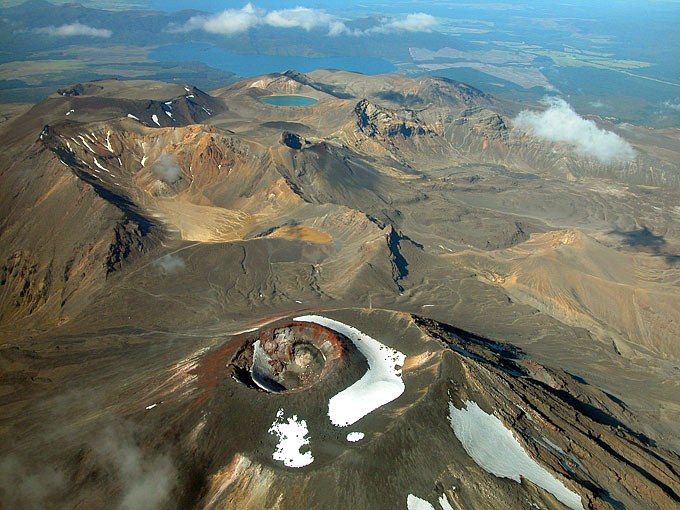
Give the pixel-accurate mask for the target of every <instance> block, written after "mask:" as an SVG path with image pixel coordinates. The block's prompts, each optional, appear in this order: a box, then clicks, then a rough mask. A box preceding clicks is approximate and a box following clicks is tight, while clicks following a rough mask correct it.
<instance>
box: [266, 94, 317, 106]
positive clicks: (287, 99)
mask: <svg viewBox="0 0 680 510" xmlns="http://www.w3.org/2000/svg"><path fill="white" fill-rule="evenodd" d="M260 102H261V103H264V104H270V105H273V106H309V105H310V104H314V103H316V99H314V98H313V97H307V96H264V97H261V98H260Z"/></svg>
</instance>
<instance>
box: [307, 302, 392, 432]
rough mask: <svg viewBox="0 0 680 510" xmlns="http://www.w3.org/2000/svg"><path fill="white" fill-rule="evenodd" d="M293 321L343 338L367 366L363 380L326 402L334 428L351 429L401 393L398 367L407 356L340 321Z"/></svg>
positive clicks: (310, 317)
mask: <svg viewBox="0 0 680 510" xmlns="http://www.w3.org/2000/svg"><path fill="white" fill-rule="evenodd" d="M294 320H296V321H305V322H313V323H315V324H319V325H320V326H324V327H327V328H330V329H332V330H335V331H337V332H338V333H341V334H343V335H345V336H346V337H347V338H349V339H350V340H351V341H352V343H353V344H354V345H355V346H356V347H357V349H359V352H361V354H363V355H364V357H365V358H366V361H367V362H368V370H367V371H366V373H365V374H364V375H363V377H362V378H361V379H359V380H358V381H357V382H355V383H354V384H352V385H351V386H349V387H348V388H345V389H344V390H342V391H341V392H340V393H338V394H336V395H334V396H333V397H332V398H331V399H330V401H329V402H328V417H329V418H330V419H331V423H333V425H336V426H338V427H346V426H347V425H352V424H353V423H356V422H357V421H359V420H360V419H361V418H363V417H364V416H366V415H367V414H369V413H371V412H373V411H375V410H376V409H378V408H379V407H381V406H384V405H385V404H388V403H390V402H392V401H393V400H395V399H396V398H398V397H400V396H401V394H402V393H404V389H405V386H404V381H403V380H402V378H401V367H402V366H403V364H404V360H405V359H406V355H404V354H403V353H401V352H399V351H397V350H395V349H392V348H390V347H387V346H386V345H384V344H382V343H380V342H378V341H377V340H375V339H373V338H371V337H370V336H368V335H367V334H365V333H362V332H361V331H359V330H358V329H356V328H354V327H352V326H348V325H347V324H343V323H342V322H340V321H336V320H333V319H328V318H326V317H322V316H320V315H303V316H300V317H296V318H295V319H294Z"/></svg>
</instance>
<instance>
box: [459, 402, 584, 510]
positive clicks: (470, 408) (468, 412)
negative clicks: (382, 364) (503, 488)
mask: <svg viewBox="0 0 680 510" xmlns="http://www.w3.org/2000/svg"><path fill="white" fill-rule="evenodd" d="M464 403H465V409H457V408H456V407H455V406H454V405H453V404H452V403H449V422H450V424H451V428H452V429H453V432H454V433H455V434H456V437H457V438H458V440H459V441H460V442H461V444H462V445H463V448H464V449H465V451H466V452H467V454H468V455H469V456H470V457H472V459H473V460H474V461H475V462H476V463H477V464H478V465H479V466H480V467H481V468H483V469H484V470H485V471H488V472H489V473H491V474H493V475H495V476H497V477H499V478H510V479H512V480H514V481H516V482H518V483H521V479H522V477H524V478H526V479H527V480H530V481H531V482H533V483H535V484H536V485H538V486H539V487H542V488H543V489H545V490H546V491H548V492H549V493H550V494H552V495H553V496H555V497H556V498H557V499H558V500H559V501H561V502H562V503H563V504H564V505H566V506H567V507H569V508H571V509H573V510H583V505H582V504H581V497H580V496H579V495H578V494H577V493H575V492H573V491H572V490H570V489H568V488H567V487H566V486H565V485H564V484H563V483H562V482H561V481H559V480H558V479H557V478H556V477H555V476H554V475H553V474H552V473H551V472H550V471H548V470H547V469H545V468H544V467H543V466H541V465H540V464H539V463H538V462H536V461H535V460H534V459H532V458H531V457H529V455H528V454H527V452H526V451H525V450H524V448H523V447H522V445H521V444H520V443H519V441H517V439H516V438H515V436H514V435H513V434H512V431H511V430H509V429H508V428H506V427H505V425H504V424H503V422H502V421H501V420H499V419H498V418H497V417H496V416H494V415H491V414H487V413H485V412H484V411H483V410H482V409H481V408H480V407H479V406H478V405H477V403H476V402H473V401H470V400H466V401H465V402H464Z"/></svg>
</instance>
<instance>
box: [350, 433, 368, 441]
mask: <svg viewBox="0 0 680 510" xmlns="http://www.w3.org/2000/svg"><path fill="white" fill-rule="evenodd" d="M364 436H365V434H364V433H363V432H350V433H349V434H347V441H349V442H350V443H356V442H357V441H361V440H362V439H363V438H364Z"/></svg>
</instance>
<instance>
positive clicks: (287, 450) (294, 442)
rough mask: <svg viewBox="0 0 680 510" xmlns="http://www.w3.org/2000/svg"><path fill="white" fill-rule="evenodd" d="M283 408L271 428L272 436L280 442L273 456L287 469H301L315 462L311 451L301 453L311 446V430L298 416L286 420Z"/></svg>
mask: <svg viewBox="0 0 680 510" xmlns="http://www.w3.org/2000/svg"><path fill="white" fill-rule="evenodd" d="M283 415H284V411H283V408H279V410H278V412H277V413H276V418H275V419H274V423H272V426H271V427H269V431H268V432H269V433H270V434H276V435H277V436H278V437H279V442H278V444H277V445H276V450H275V451H274V453H273V454H272V457H273V458H274V460H280V461H281V462H283V465H284V466H286V467H294V468H301V467H304V466H307V465H309V464H311V463H312V462H314V456H313V455H312V452H311V450H309V449H308V450H307V451H306V452H304V453H301V452H300V449H301V448H302V447H303V446H306V445H308V444H309V436H308V434H309V430H308V429H307V422H306V421H305V420H298V417H297V415H295V414H294V415H293V416H292V417H290V418H288V419H287V420H284V418H283Z"/></svg>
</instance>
